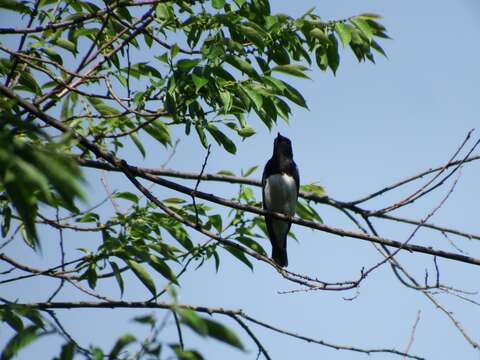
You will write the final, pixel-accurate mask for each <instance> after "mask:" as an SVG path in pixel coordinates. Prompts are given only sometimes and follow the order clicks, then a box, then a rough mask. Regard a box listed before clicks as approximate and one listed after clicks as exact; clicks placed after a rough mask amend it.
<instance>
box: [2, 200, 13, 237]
mask: <svg viewBox="0 0 480 360" xmlns="http://www.w3.org/2000/svg"><path fill="white" fill-rule="evenodd" d="M11 219H12V210H11V209H10V207H9V206H8V205H7V204H4V205H3V208H2V237H6V236H7V234H8V231H9V230H10V221H11Z"/></svg>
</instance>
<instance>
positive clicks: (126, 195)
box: [113, 191, 139, 204]
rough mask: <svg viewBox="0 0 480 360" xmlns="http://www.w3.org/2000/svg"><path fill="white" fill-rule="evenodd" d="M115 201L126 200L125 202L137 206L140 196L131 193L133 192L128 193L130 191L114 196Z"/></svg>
mask: <svg viewBox="0 0 480 360" xmlns="http://www.w3.org/2000/svg"><path fill="white" fill-rule="evenodd" d="M113 197H114V198H115V199H124V200H128V201H131V202H133V203H135V204H138V201H139V199H138V196H137V195H135V194H133V193H131V192H128V191H124V192H119V193H116V194H115V195H114V196H113Z"/></svg>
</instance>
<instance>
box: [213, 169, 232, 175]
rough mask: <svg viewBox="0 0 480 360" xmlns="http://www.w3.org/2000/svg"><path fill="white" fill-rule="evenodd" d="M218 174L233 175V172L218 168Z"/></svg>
mask: <svg viewBox="0 0 480 360" xmlns="http://www.w3.org/2000/svg"><path fill="white" fill-rule="evenodd" d="M217 174H218V175H226V176H235V174H234V173H233V172H231V171H230V170H220V171H219V172H217Z"/></svg>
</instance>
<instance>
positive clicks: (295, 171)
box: [292, 161, 300, 197]
mask: <svg viewBox="0 0 480 360" xmlns="http://www.w3.org/2000/svg"><path fill="white" fill-rule="evenodd" d="M292 175H293V178H294V179H295V183H296V184H297V197H298V193H299V191H300V173H299V172H298V168H297V164H295V162H294V161H292Z"/></svg>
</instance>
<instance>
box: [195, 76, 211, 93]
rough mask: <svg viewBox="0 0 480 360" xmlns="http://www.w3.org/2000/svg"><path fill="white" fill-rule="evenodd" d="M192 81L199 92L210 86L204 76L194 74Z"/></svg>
mask: <svg viewBox="0 0 480 360" xmlns="http://www.w3.org/2000/svg"><path fill="white" fill-rule="evenodd" d="M192 80H193V83H194V84H195V89H196V91H197V92H198V90H200V89H201V88H202V87H204V86H205V85H206V84H208V79H207V78H205V77H203V76H198V75H196V74H192Z"/></svg>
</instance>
